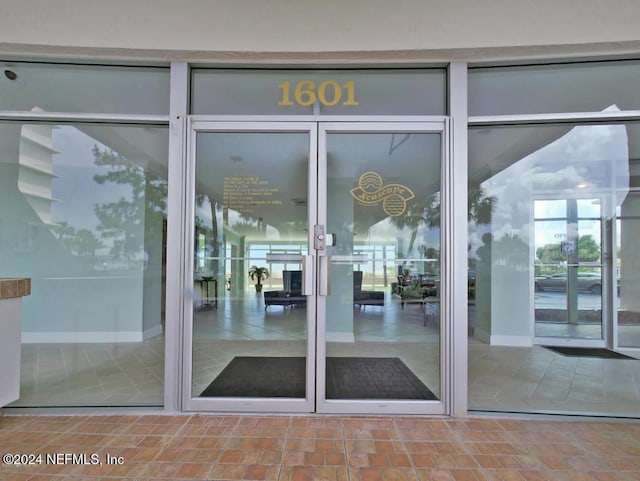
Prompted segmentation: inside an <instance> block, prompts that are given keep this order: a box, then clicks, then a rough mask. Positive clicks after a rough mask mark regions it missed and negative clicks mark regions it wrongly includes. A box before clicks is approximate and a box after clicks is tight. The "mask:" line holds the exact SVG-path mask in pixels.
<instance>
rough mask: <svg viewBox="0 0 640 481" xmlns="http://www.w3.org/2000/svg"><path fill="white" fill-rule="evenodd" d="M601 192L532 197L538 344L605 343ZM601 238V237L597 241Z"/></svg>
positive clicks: (606, 280)
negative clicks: (581, 196)
mask: <svg viewBox="0 0 640 481" xmlns="http://www.w3.org/2000/svg"><path fill="white" fill-rule="evenodd" d="M603 203H604V199H603V198H601V197H588V196H586V197H583V198H564V199H540V200H535V201H534V215H535V259H536V264H535V273H534V291H535V292H534V299H535V302H534V313H535V317H534V319H535V337H536V342H537V343H538V344H543V345H572V346H584V347H588V346H593V347H596V346H602V347H604V346H605V341H606V337H607V331H608V329H607V328H606V323H605V321H608V320H609V319H610V315H611V312H612V309H611V308H607V306H608V305H609V303H610V302H611V301H612V299H611V297H612V296H617V289H616V288H613V289H609V288H608V287H609V286H610V284H611V283H610V278H611V265H607V264H606V263H607V262H609V263H610V262H611V259H610V258H608V257H607V255H606V252H607V251H611V249H610V248H607V245H609V243H610V241H609V240H608V235H611V230H610V229H609V230H607V229H605V226H606V223H605V218H604V216H603ZM603 241H604V242H603Z"/></svg>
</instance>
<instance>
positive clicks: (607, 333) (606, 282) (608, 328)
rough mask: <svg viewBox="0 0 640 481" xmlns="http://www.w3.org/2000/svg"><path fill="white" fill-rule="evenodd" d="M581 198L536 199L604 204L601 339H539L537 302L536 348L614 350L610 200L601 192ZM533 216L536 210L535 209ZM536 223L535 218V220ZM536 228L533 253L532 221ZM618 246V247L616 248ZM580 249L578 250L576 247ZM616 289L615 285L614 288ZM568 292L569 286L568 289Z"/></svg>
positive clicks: (601, 217) (601, 238) (533, 314)
mask: <svg viewBox="0 0 640 481" xmlns="http://www.w3.org/2000/svg"><path fill="white" fill-rule="evenodd" d="M580 194H581V195H577V194H576V195H563V196H561V195H546V196H536V197H534V199H533V200H534V202H535V201H537V200H568V199H572V200H581V199H590V198H597V199H599V200H600V244H601V245H600V252H601V254H600V257H601V260H600V264H599V267H600V273H601V282H602V290H601V293H600V303H601V304H600V311H601V324H600V332H601V338H600V339H593V338H581V337H549V336H537V335H536V330H535V329H536V320H535V299H533V302H532V307H533V309H532V315H531V329H532V331H531V332H532V333H533V344H534V345H542V346H558V347H561V346H566V347H610V348H611V347H613V346H612V342H613V337H612V330H613V331H616V329H613V327H612V326H613V325H614V324H615V319H614V318H615V317H616V316H615V314H616V311H617V309H616V307H615V303H616V296H615V294H614V292H613V291H612V283H611V282H612V281H611V277H612V271H611V269H612V258H611V255H610V253H611V252H613V249H611V245H612V243H613V242H614V239H613V238H612V236H611V232H610V229H609V228H608V227H607V219H606V216H605V215H604V214H603V212H606V211H607V209H608V208H609V207H610V206H609V205H608V203H607V196H606V195H602V193H601V192H598V191H596V192H594V193H593V194H591V195H589V193H588V192H586V193H580ZM532 212H533V206H532ZM532 219H533V217H532ZM578 220H580V219H578ZM567 222H568V219H565V224H566V223H567ZM532 224H533V226H534V228H533V229H532V233H531V235H532V239H531V245H532V249H535V242H534V238H535V219H533V220H532ZM613 245H615V244H613ZM576 248H577V246H576ZM533 257H534V258H535V252H534V253H533ZM580 266H581V263H580V262H579V261H578V263H577V264H576V265H575V266H571V267H576V268H577V267H580ZM532 277H535V269H532ZM531 285H532V286H534V282H533V280H532V284H531ZM614 285H615V284H614ZM567 289H568V286H567ZM533 291H534V292H533V295H534V296H535V289H533ZM568 295H569V292H568V291H567V296H566V298H567V302H566V303H565V307H566V308H567V311H568V310H569V308H570V306H569V305H568Z"/></svg>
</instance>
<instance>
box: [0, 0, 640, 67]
mask: <svg viewBox="0 0 640 481" xmlns="http://www.w3.org/2000/svg"><path fill="white" fill-rule="evenodd" d="M2 3H3V5H2V15H1V16H0V26H1V28H0V53H2V52H3V51H4V52H9V53H20V54H24V53H28V52H33V53H41V54H70V53H73V52H74V50H73V49H78V48H82V50H76V53H79V54H87V53H89V52H91V51H92V50H94V53H98V52H97V51H98V50H99V49H110V54H111V55H118V56H128V55H135V54H134V53H133V51H137V52H138V55H142V54H143V52H144V54H145V55H151V56H154V57H156V58H162V59H169V60H187V59H194V60H195V59H198V58H203V59H204V58H206V57H207V54H203V52H209V53H215V52H253V53H254V54H253V55H252V56H251V57H245V58H244V60H245V61H246V60H251V58H260V56H261V55H263V54H264V53H267V54H268V53H284V52H287V53H290V54H295V53H298V52H307V53H318V52H325V53H331V52H376V51H378V52H381V51H387V52H396V54H395V55H394V56H392V57H390V59H396V58H397V59H399V60H402V58H401V57H400V56H398V55H397V52H398V51H423V53H425V54H426V55H427V56H430V57H432V58H437V57H438V53H437V52H439V51H442V52H443V53H445V58H456V59H463V58H465V57H467V56H471V57H475V58H480V57H489V58H490V57H492V56H495V55H496V54H499V51H500V50H499V49H504V48H507V49H513V48H515V49H517V50H518V53H517V54H518V55H519V56H523V55H527V54H528V53H531V54H534V55H540V54H541V53H543V52H541V51H540V50H537V51H531V50H530V49H531V48H532V47H539V46H554V49H553V50H550V51H549V52H547V53H548V54H553V53H556V52H560V51H561V50H562V49H561V48H558V46H565V47H566V46H571V45H573V46H574V47H570V48H568V49H566V48H565V50H564V52H563V53H565V54H566V53H568V52H569V51H574V52H580V51H583V52H585V53H593V52H594V50H601V51H603V52H613V51H620V50H621V49H622V50H624V49H628V50H629V51H637V49H638V48H639V46H640V41H639V39H640V35H639V33H638V32H639V30H638V26H637V19H638V18H639V17H640V2H637V1H636V0H616V1H608V2H603V1H598V0H563V1H560V2H559V1H557V0H538V1H536V2H509V1H505V0H455V1H448V2H443V1H442V0H403V1H402V2H388V1H386V0H351V1H349V2H345V1H342V0H326V1H324V2H317V1H316V0H300V1H296V2H292V1H290V0H270V1H264V0H217V1H215V2H212V1H207V0H190V1H189V2H188V3H187V4H185V3H183V2H176V1H175V0H111V1H109V2H105V1H103V0H58V1H56V2H51V1H49V0H3V2H2ZM266 19H268V21H266ZM98 25H100V26H104V27H105V28H96V27H97V26H98ZM580 45H582V46H583V47H580ZM65 49H67V50H65ZM491 49H497V50H495V51H494V52H492V51H491ZM128 50H131V51H129V52H127V51H128ZM456 51H458V53H456ZM503 53H504V52H503ZM212 58H213V57H212ZM236 58H237V57H235V56H229V57H228V59H229V60H234V59H236ZM301 58H305V57H301ZM306 58H309V57H306Z"/></svg>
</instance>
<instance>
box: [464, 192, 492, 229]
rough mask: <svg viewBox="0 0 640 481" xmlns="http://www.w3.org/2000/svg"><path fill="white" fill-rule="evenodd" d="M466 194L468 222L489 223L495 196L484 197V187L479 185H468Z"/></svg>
mask: <svg viewBox="0 0 640 481" xmlns="http://www.w3.org/2000/svg"><path fill="white" fill-rule="evenodd" d="M468 196H469V197H468V204H469V223H471V222H474V223H475V224H489V223H490V222H491V215H492V214H493V211H494V210H495V204H496V198H495V197H494V196H488V197H486V196H485V192H484V189H483V188H482V187H481V186H479V185H478V186H475V187H470V188H469V193H468Z"/></svg>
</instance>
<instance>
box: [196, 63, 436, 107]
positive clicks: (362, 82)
mask: <svg viewBox="0 0 640 481" xmlns="http://www.w3.org/2000/svg"><path fill="white" fill-rule="evenodd" d="M191 99H192V103H191V111H192V113H194V114H211V115H311V114H320V115H443V114H444V113H445V99H446V74H445V70H444V69H423V70H416V69H414V70H308V71H300V70H264V71H256V70H251V71H243V70H220V69H218V70H213V69H194V70H193V71H192V97H191Z"/></svg>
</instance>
